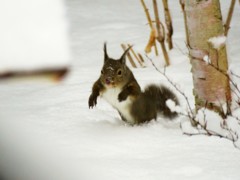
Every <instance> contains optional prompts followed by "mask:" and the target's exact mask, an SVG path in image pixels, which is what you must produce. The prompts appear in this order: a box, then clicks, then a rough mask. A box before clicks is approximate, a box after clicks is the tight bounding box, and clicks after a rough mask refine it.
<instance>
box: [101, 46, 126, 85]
mask: <svg viewBox="0 0 240 180" xmlns="http://www.w3.org/2000/svg"><path fill="white" fill-rule="evenodd" d="M130 48H131V47H129V48H128V49H127V50H125V52H124V53H123V54H122V56H121V57H120V59H112V58H110V57H109V56H108V54H107V45H106V43H104V48H103V49H104V64H103V68H102V70H101V77H100V79H101V81H102V83H103V84H104V85H105V86H106V87H116V86H119V85H121V84H124V82H125V81H126V80H127V77H128V76H129V73H130V70H129V69H128V67H127V65H126V55H127V53H128V51H129V49H130Z"/></svg>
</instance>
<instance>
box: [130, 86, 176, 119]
mask: <svg viewBox="0 0 240 180" xmlns="http://www.w3.org/2000/svg"><path fill="white" fill-rule="evenodd" d="M167 100H172V101H173V102H175V104H176V105H179V101H178V99H177V96H176V95H175V94H174V93H173V92H172V91H171V90H170V89H168V88H167V87H165V86H163V85H160V86H157V85H149V86H147V87H146V88H145V91H144V92H143V93H142V94H141V95H140V97H139V98H137V99H136V101H135V102H134V104H133V106H132V114H133V115H134V116H135V117H136V119H138V123H142V122H146V121H150V120H151V119H156V118H157V115H158V114H162V115H163V116H164V117H167V118H170V119H172V118H175V117H176V116H177V115H178V114H177V113H176V112H172V111H171V110H170V109H169V107H168V106H167V104H166V101H167Z"/></svg>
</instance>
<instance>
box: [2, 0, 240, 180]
mask: <svg viewBox="0 0 240 180" xmlns="http://www.w3.org/2000/svg"><path fill="white" fill-rule="evenodd" d="M160 2H161V1H159V5H160V7H161V3H160ZM169 3H170V9H171V13H172V16H173V26H174V39H173V41H174V45H175V47H177V48H175V49H174V50H173V51H171V52H170V57H171V61H172V64H173V65H172V66H171V67H169V68H167V70H166V72H167V74H168V76H169V77H170V78H171V79H172V80H173V81H174V82H176V83H177V84H178V86H179V87H180V89H182V90H183V91H184V92H185V93H186V94H187V95H188V97H189V100H190V103H191V105H192V106H193V104H194V101H193V96H192V77H191V73H190V68H191V67H190V65H189V61H188V58H187V57H186V55H184V52H187V51H186V48H185V42H184V41H185V37H184V35H185V33H184V26H183V18H182V13H181V10H180V6H179V4H178V1H169ZM222 3H223V4H222V9H223V10H222V13H223V16H224V18H226V14H227V10H228V5H229V2H228V1H225V0H224V1H222ZM148 4H149V7H152V6H151V3H150V1H149V2H148ZM66 7H67V12H68V18H69V21H70V27H71V28H70V40H71V47H72V68H71V72H70V74H69V75H68V76H67V77H66V79H65V80H64V81H63V82H62V83H60V84H48V83H45V82H39V81H37V82H33V81H31V82H30V81H21V82H14V83H12V82H9V81H1V82H0V102H1V103H0V176H3V178H5V179H7V180H96V179H103V180H123V179H124V180H146V179H147V180H157V179H166V180H171V179H172V180H173V179H179V180H180V179H181V180H187V179H196V180H198V179H199V180H202V179H205V180H210V179H211V180H212V179H218V180H226V179H231V180H237V179H240V171H239V167H240V151H239V150H238V149H236V148H234V146H233V144H232V142H231V141H229V140H226V139H221V138H219V137H208V136H192V137H189V136H186V135H183V134H182V131H181V129H180V127H179V125H180V123H179V122H180V121H181V120H183V117H179V118H178V119H176V120H175V121H173V122H168V121H166V120H164V119H159V120H158V121H157V122H151V123H149V124H144V125H141V126H129V125H126V124H124V123H123V122H122V121H121V120H120V117H119V115H118V113H117V112H116V111H115V110H114V109H113V108H112V107H111V106H109V105H108V104H107V103H106V102H104V101H103V100H98V105H97V107H96V108H94V109H88V103H87V102H88V97H89V95H90V93H91V86H92V84H93V82H94V81H95V80H96V79H97V78H98V76H99V74H100V69H101V66H102V63H103V50H102V49H103V42H104V41H107V42H108V52H109V56H111V57H113V58H118V57H119V56H120V55H121V53H122V49H121V47H120V43H123V42H125V43H132V44H134V45H135V46H134V49H135V50H137V51H139V52H143V49H144V47H145V45H146V43H147V40H148V35H149V27H148V26H147V25H146V22H147V21H146V17H145V14H144V11H143V9H142V7H141V4H140V1H127V0H124V1H119V0H104V1H100V0H96V1H89V0H67V1H66ZM52 8H54V7H52ZM161 17H163V16H161ZM239 17H240V6H239V4H238V3H236V10H235V12H234V17H233V21H232V28H231V30H230V32H229V37H228V39H227V44H228V56H229V60H230V68H231V69H232V70H234V71H235V72H240V62H239V56H240V51H239V50H240V37H239V30H240V22H239V20H238V18H239ZM55 53H59V52H57V51H56V52H55ZM36 56H37V55H36ZM159 59H160V60H163V58H162V57H159ZM160 60H159V61H160ZM159 64H161V63H159ZM238 69H239V70H238ZM133 72H134V74H135V77H136V79H137V80H138V81H139V83H140V85H141V86H142V87H144V86H145V85H146V84H149V83H163V84H166V85H169V84H168V83H167V81H166V80H165V79H164V77H162V76H161V75H160V74H159V73H157V72H156V71H155V70H154V68H152V67H148V68H144V69H141V68H138V69H133ZM179 98H180V100H181V103H182V106H183V107H185V106H186V105H185V104H186V103H185V102H184V100H183V99H182V98H181V96H180V95H179Z"/></svg>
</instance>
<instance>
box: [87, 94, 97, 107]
mask: <svg viewBox="0 0 240 180" xmlns="http://www.w3.org/2000/svg"><path fill="white" fill-rule="evenodd" d="M96 105H97V96H95V95H94V94H91V95H90V97H89V99H88V106H89V108H93V107H94V106H96Z"/></svg>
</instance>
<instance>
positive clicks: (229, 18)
mask: <svg viewBox="0 0 240 180" xmlns="http://www.w3.org/2000/svg"><path fill="white" fill-rule="evenodd" d="M235 2H236V0H232V2H231V5H230V8H229V11H228V16H227V20H226V23H225V24H224V27H225V32H224V35H225V36H227V35H228V31H229V29H230V23H231V20H232V15H233V10H234V5H235Z"/></svg>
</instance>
